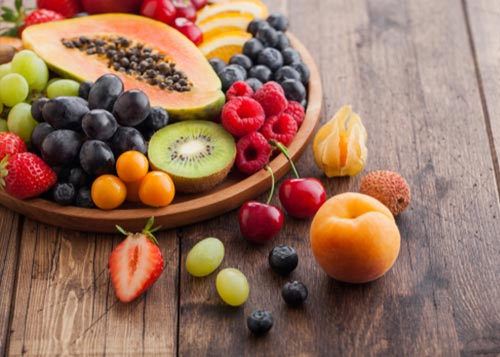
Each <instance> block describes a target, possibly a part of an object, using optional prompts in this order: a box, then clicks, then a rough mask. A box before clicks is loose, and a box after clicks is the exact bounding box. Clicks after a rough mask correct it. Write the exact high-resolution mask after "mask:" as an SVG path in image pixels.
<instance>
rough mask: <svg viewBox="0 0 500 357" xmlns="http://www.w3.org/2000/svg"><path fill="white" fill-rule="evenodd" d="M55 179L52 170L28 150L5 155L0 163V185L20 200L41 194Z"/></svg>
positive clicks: (55, 176)
mask: <svg viewBox="0 0 500 357" xmlns="http://www.w3.org/2000/svg"><path fill="white" fill-rule="evenodd" d="M56 181H57V175H56V173H55V172H54V170H52V169H51V168H50V167H49V166H48V165H47V164H46V163H45V162H44V161H43V160H42V159H41V158H40V157H38V156H36V155H35V154H32V153H30V152H21V153H18V154H14V155H12V156H9V157H5V158H4V159H3V160H2V161H1V163H0V186H2V187H3V188H4V189H5V192H7V193H8V194H9V195H11V196H13V197H15V198H18V199H21V200H22V199H25V198H30V197H36V196H38V195H40V194H42V193H43V192H45V191H47V190H48V189H49V188H51V187H52V185H54V184H55V183H56Z"/></svg>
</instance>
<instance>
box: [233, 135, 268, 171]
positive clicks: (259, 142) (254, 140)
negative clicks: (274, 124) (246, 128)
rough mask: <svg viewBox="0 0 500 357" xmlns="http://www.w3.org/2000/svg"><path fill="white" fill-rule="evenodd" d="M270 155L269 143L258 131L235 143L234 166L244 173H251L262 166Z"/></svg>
mask: <svg viewBox="0 0 500 357" xmlns="http://www.w3.org/2000/svg"><path fill="white" fill-rule="evenodd" d="M270 156H271V145H270V144H269V143H268V142H267V140H266V138H265V137H264V136H263V135H262V134H261V133H259V132H256V131H254V132H252V133H250V134H248V135H245V136H244V137H242V138H241V139H240V140H239V141H238V143H237V144H236V167H238V169H239V170H240V171H241V172H243V173H245V174H248V175H250V174H253V173H254V172H257V171H259V170H260V169H262V168H264V166H266V164H267V163H268V162H269V157H270Z"/></svg>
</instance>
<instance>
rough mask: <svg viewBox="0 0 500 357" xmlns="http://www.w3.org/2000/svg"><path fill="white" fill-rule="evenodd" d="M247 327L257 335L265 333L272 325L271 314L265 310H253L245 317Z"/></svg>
mask: <svg viewBox="0 0 500 357" xmlns="http://www.w3.org/2000/svg"><path fill="white" fill-rule="evenodd" d="M247 327H248V329H249V330H250V331H251V332H252V333H253V334H255V335H257V336H262V335H265V334H266V333H267V332H268V331H269V330H270V329H271V327H273V315H271V313H270V312H269V311H266V310H255V311H253V312H252V313H251V314H250V315H248V317H247Z"/></svg>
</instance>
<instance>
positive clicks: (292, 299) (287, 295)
mask: <svg viewBox="0 0 500 357" xmlns="http://www.w3.org/2000/svg"><path fill="white" fill-rule="evenodd" d="M307 295H308V291H307V287H306V286H305V285H304V284H303V283H301V282H298V281H292V282H288V283H286V284H285V285H283V288H282V289H281V296H282V297H283V299H284V300H285V302H286V303H287V304H288V305H290V306H299V305H302V304H303V303H304V301H306V299H307Z"/></svg>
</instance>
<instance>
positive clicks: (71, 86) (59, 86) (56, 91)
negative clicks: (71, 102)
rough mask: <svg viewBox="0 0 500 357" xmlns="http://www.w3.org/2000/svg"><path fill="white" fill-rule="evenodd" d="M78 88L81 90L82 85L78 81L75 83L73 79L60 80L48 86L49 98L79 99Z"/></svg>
mask: <svg viewBox="0 0 500 357" xmlns="http://www.w3.org/2000/svg"><path fill="white" fill-rule="evenodd" d="M78 88H80V83H78V82H77V81H73V80H71V79H59V80H57V81H54V82H52V83H50V84H49V85H48V86H47V97H49V98H54V97H61V96H69V97H77V96H78Z"/></svg>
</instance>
